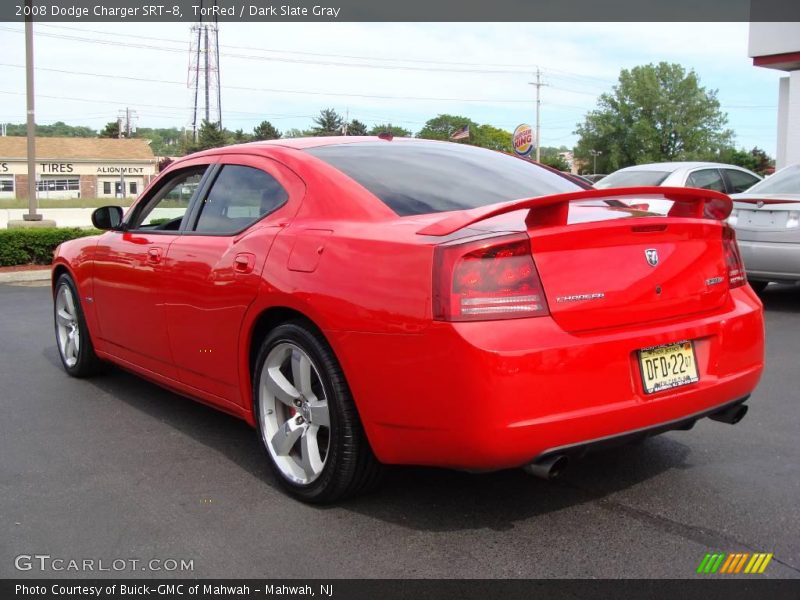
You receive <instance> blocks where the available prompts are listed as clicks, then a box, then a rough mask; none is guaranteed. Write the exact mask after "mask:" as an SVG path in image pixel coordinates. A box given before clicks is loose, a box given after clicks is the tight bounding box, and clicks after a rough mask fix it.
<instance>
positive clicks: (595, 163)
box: [589, 150, 603, 175]
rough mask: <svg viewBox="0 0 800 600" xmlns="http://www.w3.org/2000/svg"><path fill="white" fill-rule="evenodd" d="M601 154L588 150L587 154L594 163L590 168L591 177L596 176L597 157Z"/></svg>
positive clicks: (600, 152) (597, 151)
mask: <svg viewBox="0 0 800 600" xmlns="http://www.w3.org/2000/svg"><path fill="white" fill-rule="evenodd" d="M602 153H603V151H602V150H589V154H591V155H592V160H593V161H594V164H593V166H592V169H593V170H592V175H596V174H597V157H598V156H600V155H601V154H602Z"/></svg>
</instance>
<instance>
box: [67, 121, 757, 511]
mask: <svg viewBox="0 0 800 600" xmlns="http://www.w3.org/2000/svg"><path fill="white" fill-rule="evenodd" d="M186 186H193V187H194V190H195V191H194V192H193V194H192V195H191V198H184V197H182V196H181V193H180V190H182V189H185V187H186ZM662 190H663V192H664V193H669V194H670V197H671V198H673V200H674V209H673V211H671V214H670V216H659V215H656V216H652V215H646V214H645V215H644V216H643V215H642V214H641V211H637V210H634V209H632V208H629V207H627V206H624V205H621V204H620V203H619V202H618V201H617V200H616V199H618V198H621V197H622V198H630V197H633V198H636V197H638V196H641V195H643V194H644V195H646V196H647V197H652V196H653V195H659V194H660V193H661V191H662ZM610 196H612V201H610V202H609V201H608V197H609V194H608V193H607V192H605V191H601V190H594V189H584V188H583V187H581V186H580V185H578V184H576V183H574V182H573V181H571V180H570V179H568V178H565V177H563V176H562V175H560V174H559V173H557V172H553V171H552V170H550V169H546V168H542V167H540V166H537V165H535V164H533V163H531V162H529V161H524V160H519V159H517V158H513V157H510V156H506V155H504V154H501V153H498V152H493V151H490V150H486V149H482V148H476V147H473V146H467V145H462V144H453V143H447V142H435V141H428V140H414V139H398V138H395V139H391V138H389V137H388V136H387V137H385V138H375V137H344V138H337V137H326V138H298V139H293V140H283V139H282V140H275V141H271V142H259V143H253V144H247V145H241V146H229V147H226V148H218V149H214V150H208V151H205V152H201V153H198V154H194V155H191V156H188V157H185V158H182V159H178V160H176V161H175V162H173V163H172V164H170V165H169V167H167V168H166V169H165V170H164V171H163V172H162V173H160V174H159V176H158V177H157V178H156V179H155V180H154V181H153V182H152V183H151V184H150V186H149V187H148V189H147V190H146V191H145V192H144V193H143V194H142V195H141V196H140V198H139V199H138V200H137V201H136V202H135V204H134V205H133V206H132V207H131V208H130V209H129V210H128V212H127V213H126V214H125V215H124V217H123V214H122V210H121V209H120V208H119V207H103V208H100V209H97V210H96V211H95V212H94V214H93V222H94V224H95V226H96V227H98V228H101V229H104V230H105V232H104V233H102V234H101V235H98V236H93V237H86V238H81V239H79V240H73V241H69V242H65V243H63V244H62V245H61V246H60V247H59V248H58V249H57V251H56V254H55V259H54V264H53V297H54V319H55V336H56V342H57V348H58V352H59V355H60V357H61V362H62V364H63V366H64V369H65V370H66V372H67V373H68V374H70V375H73V376H76V377H84V376H88V375H90V374H92V373H94V372H96V370H97V369H98V368H99V367H100V366H101V365H102V362H103V361H108V362H111V363H114V364H117V365H119V366H121V367H123V368H125V369H127V370H130V371H133V372H135V373H138V374H139V375H141V376H142V377H145V378H147V379H150V380H152V381H154V382H156V383H158V384H160V385H163V386H165V387H168V388H170V389H172V390H175V391H177V392H178V393H181V394H183V395H186V396H190V397H193V398H196V399H197V400H199V401H201V402H204V403H206V404H209V405H212V406H214V407H216V408H218V409H220V410H222V411H225V412H227V413H230V414H232V415H235V416H237V417H240V418H242V419H244V420H245V421H247V422H248V423H249V424H251V425H252V426H254V427H255V428H257V430H258V432H259V435H260V437H261V440H262V442H263V444H264V446H265V449H266V455H267V457H268V461H269V464H270V466H271V468H272V471H273V472H274V474H275V477H276V479H277V480H278V481H279V482H280V483H281V484H282V485H283V486H284V487H285V488H286V489H287V490H288V491H289V492H290V493H291V494H293V495H294V496H296V497H297V498H300V499H302V500H305V501H310V502H331V501H335V500H337V499H340V498H343V497H346V496H348V495H352V494H356V493H359V492H362V491H364V490H366V489H369V488H371V487H373V486H374V485H375V484H376V482H377V481H378V478H379V475H380V472H381V465H382V464H414V465H433V466H440V467H452V468H460V469H470V470H492V469H502V468H511V467H521V466H522V467H524V468H526V470H528V471H529V472H531V473H533V474H536V475H539V476H542V477H551V476H554V475H555V474H557V473H558V472H559V471H560V470H561V469H562V468H563V467H564V465H565V463H566V462H567V461H568V460H570V459H571V458H575V457H579V456H580V455H582V454H583V453H584V452H585V451H587V450H588V449H591V448H594V447H601V446H604V445H607V444H611V443H616V442H620V441H625V440H630V439H638V438H642V437H645V436H647V435H653V434H656V433H660V432H663V431H667V430H670V429H689V428H690V427H691V426H692V425H693V424H694V423H695V422H696V421H697V420H698V419H700V418H702V417H706V416H708V417H711V418H712V419H716V420H719V421H724V422H727V423H735V422H737V421H738V420H739V419H741V418H742V417H743V416H744V413H745V412H746V410H747V406H746V405H744V404H743V402H744V401H745V400H746V399H747V398H748V397H749V395H750V393H751V392H752V391H753V389H754V388H755V386H756V384H757V382H758V380H759V378H760V376H761V372H762V369H763V355H764V340H763V328H764V323H763V316H762V308H761V303H760V302H759V300H758V298H757V297H756V295H755V294H754V293H753V291H752V290H751V289H750V288H749V287H748V286H747V284H746V281H745V279H744V277H743V275H742V266H741V262H740V258H739V252H738V249H737V247H736V241H735V238H734V236H733V234H732V230H731V229H730V228H729V227H728V226H727V225H726V224H725V223H724V222H723V221H721V220H719V219H724V218H726V217H727V216H728V214H729V213H730V207H731V202H730V199H729V198H728V197H727V196H725V195H723V194H719V193H717V192H713V191H708V190H691V189H682V188H637V189H632V190H614V192H613V194H610ZM704 215H709V216H706V217H704ZM710 215H715V216H714V217H712V216H710Z"/></svg>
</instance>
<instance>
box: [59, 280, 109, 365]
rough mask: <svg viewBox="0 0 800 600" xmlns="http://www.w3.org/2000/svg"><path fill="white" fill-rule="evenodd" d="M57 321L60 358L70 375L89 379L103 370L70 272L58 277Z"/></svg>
mask: <svg viewBox="0 0 800 600" xmlns="http://www.w3.org/2000/svg"><path fill="white" fill-rule="evenodd" d="M53 320H54V322H55V333H56V347H57V348H58V355H59V357H60V358H61V364H62V365H63V367H64V370H65V371H66V372H67V374H69V375H71V376H72V377H89V376H90V375H94V374H95V373H97V372H98V371H100V370H101V368H102V362H101V361H100V359H99V358H98V357H97V355H96V354H95V353H94V347H93V346H92V340H91V338H90V337H89V328H88V327H87V326H86V319H84V317H83V310H81V303H80V296H79V295H78V289H77V287H76V286H75V282H74V281H73V280H72V277H70V276H69V275H68V274H66V273H64V274H62V275H61V276H60V277H59V278H58V280H57V281H56V285H55V288H54V293H53Z"/></svg>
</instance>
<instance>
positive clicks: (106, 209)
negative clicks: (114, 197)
mask: <svg viewBox="0 0 800 600" xmlns="http://www.w3.org/2000/svg"><path fill="white" fill-rule="evenodd" d="M120 223H122V208H121V207H119V206H101V207H100V208H98V209H96V210H95V211H94V212H92V225H94V226H95V227H97V229H102V230H103V231H108V230H113V229H119V226H120Z"/></svg>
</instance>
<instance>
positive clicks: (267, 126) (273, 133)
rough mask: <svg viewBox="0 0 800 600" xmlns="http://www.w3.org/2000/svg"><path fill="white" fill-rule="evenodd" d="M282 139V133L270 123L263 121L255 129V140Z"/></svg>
mask: <svg viewBox="0 0 800 600" xmlns="http://www.w3.org/2000/svg"><path fill="white" fill-rule="evenodd" d="M280 137H281V132H280V131H278V130H277V129H276V128H275V126H274V125H273V124H272V123H270V122H269V121H261V123H259V124H258V125H256V127H255V129H253V139H254V140H277V139H279V138H280Z"/></svg>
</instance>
